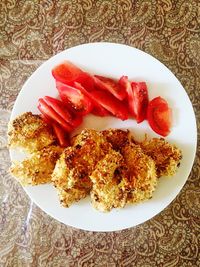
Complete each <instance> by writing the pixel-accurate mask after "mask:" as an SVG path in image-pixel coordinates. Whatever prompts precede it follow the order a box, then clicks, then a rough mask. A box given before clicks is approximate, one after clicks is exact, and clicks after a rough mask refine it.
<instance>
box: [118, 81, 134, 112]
mask: <svg viewBox="0 0 200 267" xmlns="http://www.w3.org/2000/svg"><path fill="white" fill-rule="evenodd" d="M118 83H119V85H120V86H121V87H122V88H124V90H125V91H126V93H127V100H128V108H129V113H130V115H131V116H132V117H135V110H134V106H133V101H134V96H133V90H132V86H131V82H130V81H129V80H128V76H122V77H121V78H120V79H119V82H118Z"/></svg>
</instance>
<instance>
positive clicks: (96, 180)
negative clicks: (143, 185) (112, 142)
mask: <svg viewBox="0 0 200 267" xmlns="http://www.w3.org/2000/svg"><path fill="white" fill-rule="evenodd" d="M122 164H123V157H122V155H121V154H120V153H119V152H117V151H115V150H113V149H110V151H109V152H108V154H106V155H105V157H104V158H103V159H102V160H100V161H99V162H98V164H97V165H96V167H95V170H94V171H93V172H92V174H91V175H90V179H91V180H92V183H93V187H92V190H91V200H92V205H93V207H94V208H96V209H97V210H100V211H103V212H107V211H110V210H111V209H112V208H123V207H124V206H125V204H126V198H127V192H126V190H125V188H126V185H127V180H128V173H127V177H126V176H125V173H123V176H121V174H122V173H121V171H120V166H121V165H122Z"/></svg>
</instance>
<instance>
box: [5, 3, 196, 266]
mask: <svg viewBox="0 0 200 267" xmlns="http://www.w3.org/2000/svg"><path fill="white" fill-rule="evenodd" d="M99 41H109V42H116V43H123V44H128V45H130V46H133V47H137V48H139V49H142V50H144V51H146V52H147V53H149V54H151V55H153V56H154V57H156V58H158V59H159V60H160V61H161V62H163V63H164V64H165V65H166V66H167V67H168V68H169V69H170V70H172V72H173V73H174V74H175V75H176V77H177V78H178V79H179V80H180V82H181V83H182V85H183V86H184V88H185V90H186V91H187V93H188V95H189V97H190V100H191V101H192V104H193V107H194V110H195V114H196V118H197V122H198V129H199V117H200V108H199V107H200V72H199V70H200V2H199V1H198V0H188V1H184V0H177V1H173V0H133V1H131V0H97V1H95V0H57V1H56V0H43V1H41V0H26V1H25V0H20V1H17V0H2V1H0V240H1V242H0V266H8V267H19V266H26V267H29V266H37V267H39V266H41V267H44V266H48V267H60V266H62V267H63V266H73V267H74V266H84V267H94V266H95V267H96V266H97V267H99V266H109V267H114V266H137V267H154V266H163V267H172V266H181V267H184V266H185V267H186V266H187V267H188V266H193V267H195V266H200V151H199V148H197V156H196V160H195V163H194V166H193V169H192V172H191V174H190V176H189V178H188V180H187V183H186V185H185V186H184V188H183V189H182V191H181V193H180V194H179V195H178V196H177V198H176V199H175V200H174V201H173V202H172V203H171V204H170V205H169V206H168V207H167V208H166V209H165V210H164V211H162V212H161V213H160V214H159V215H157V216H156V217H154V218H153V219H151V220H149V221H147V222H146V223H144V224H142V225H139V226H137V227H134V228H130V229H127V230H123V231H119V232H112V233H93V232H86V231H81V230H77V229H74V228H71V227H68V226H65V225H63V224H61V223H59V222H57V221H56V220H54V219H52V218H50V217H49V216H48V215H46V214H45V213H44V212H43V211H41V210H40V209H39V208H38V207H37V206H36V205H35V204H34V203H32V202H31V201H30V199H29V198H28V197H27V196H26V194H25V192H24V191H23V189H22V188H21V187H20V185H19V184H18V183H17V182H16V181H15V180H14V179H13V178H12V177H10V175H9V173H8V166H9V164H10V159H9V153H8V150H7V144H6V143H7V140H6V130H7V122H8V120H9V116H10V112H11V110H12V107H13V104H14V102H15V99H16V97H17V95H18V93H19V91H20V89H21V87H22V85H23V83H24V82H25V80H26V79H27V78H28V77H29V76H30V75H31V73H33V71H34V70H35V69H36V68H37V67H38V66H39V65H40V64H41V63H42V62H43V61H45V60H47V59H48V58H49V57H51V56H52V55H54V54H56V53H58V52H59V51H62V50H64V49H66V48H69V47H72V46H75V45H78V44H82V43H88V42H99ZM188 138H189V137H188Z"/></svg>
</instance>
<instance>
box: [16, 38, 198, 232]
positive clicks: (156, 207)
mask: <svg viewBox="0 0 200 267" xmlns="http://www.w3.org/2000/svg"><path fill="white" fill-rule="evenodd" d="M64 59H68V60H71V61H72V62H74V63H75V64H77V65H78V66H80V67H81V68H82V69H83V70H87V71H89V72H91V73H96V74H99V75H105V76H111V77H114V78H119V77H120V76H122V75H128V77H129V78H130V79H133V80H136V81H146V82H147V85H148V88H149V96H150V99H152V98H153V97H155V96H158V95H160V96H162V97H164V98H165V99H166V100H167V101H168V102H169V104H170V106H171V107H172V110H173V118H174V120H173V128H172V131H171V134H170V135H169V136H168V137H167V140H168V141H170V142H172V143H175V144H176V145H178V147H179V148H181V150H182V152H183V160H182V162H181V166H180V168H179V170H178V172H177V174H176V175H175V176H174V177H173V178H165V177H162V178H161V179H159V184H158V187H157V190H156V191H155V193H154V195H153V198H152V199H151V200H148V201H146V202H143V203H140V204H137V205H132V206H127V207H125V208H124V209H121V210H112V211H111V212H109V213H101V212H99V211H96V210H95V209H93V208H92V206H91V204H90V200H89V198H87V199H84V200H82V201H80V202H78V203H77V204H74V205H72V206H71V207H70V208H63V207H61V206H60V204H59V201H58V196H57V193H56V190H55V189H54V187H53V186H52V185H41V186H34V187H32V186H29V187H25V188H24V190H25V191H26V193H27V194H28V195H29V196H30V198H31V199H32V200H33V201H34V202H35V203H36V204H37V205H38V206H39V207H40V208H41V209H42V210H44V211H45V212H46V213H47V214H49V215H51V216H52V217H54V218H55V219H57V220H58V221H61V222H62V223H64V224H66V225H70V226H74V227H76V228H80V229H84V230H91V231H115V230H121V229H125V228H128V227H132V226H135V225H138V224H140V223H143V222H145V221H147V220H148V219H150V218H152V217H153V216H155V215H156V214H158V213H159V212H160V211H162V210H163V209H164V208H165V207H166V206H167V205H169V203H170V202H171V201H172V200H173V199H174V198H175V197H176V195H177V194H178V193H179V191H180V190H181V188H182V187H183V185H184V184H185V182H186V180H187V178H188V175H189V173H190V171H191V168H192V165H193V161H194V157H195V152H196V140H197V130H196V121H195V115H194V111H193V108H192V105H191V102H190V100H189V98H188V96H187V94H186V92H185V90H184V89H183V87H182V86H181V84H180V82H179V81H178V80H177V79H176V77H175V76H174V75H173V74H172V73H171V71H169V70H168V69H167V68H166V67H165V66H164V65H163V64H162V63H160V62H159V61H158V60H156V59H155V58H153V57H152V56H150V55H148V54H146V53H144V52H142V51H140V50H138V49H135V48H132V47H129V46H125V45H119V44H112V43H91V44H84V45H80V46H76V47H73V48H70V49H67V50H66V51H63V52H61V53H59V54H57V55H55V56H53V57H52V58H50V59H49V60H47V61H46V62H45V63H44V64H42V65H41V66H40V67H39V68H38V69H37V70H36V71H35V72H34V73H33V74H32V75H31V77H30V78H29V79H28V80H27V81H26V83H25V84H24V86H23V88H22V90H21V92H20V93H19V95H18V97H17V100H16V102H15V105H14V108H13V111H12V115H11V119H14V118H15V117H16V116H17V115H18V114H20V113H22V112H25V111H32V112H34V113H38V110H37V101H38V98H39V97H43V96H45V95H50V96H57V91H56V89H55V83H54V79H53V77H52V75H51V69H52V68H53V67H54V66H55V65H56V64H58V63H60V62H62V60H64ZM84 127H88V128H91V127H92V128H95V129H98V130H103V129H106V128H124V129H129V130H131V131H132V132H133V133H134V134H135V135H136V136H137V137H138V138H142V137H143V136H144V133H147V134H148V135H149V136H150V137H154V136H155V137H156V136H157V137H158V135H156V134H155V133H154V132H153V131H152V130H151V129H150V127H149V126H148V124H147V122H146V121H145V122H143V123H141V124H139V125H138V124H137V123H136V122H135V121H134V120H127V121H120V120H118V119H115V118H111V117H109V118H98V117H94V116H92V115H90V116H88V117H87V118H86V119H85V122H84V124H83V125H82V126H81V128H80V129H78V130H79V131H80V130H81V129H82V128H84ZM19 156H20V155H19V153H18V152H16V151H15V152H14V151H11V159H12V160H13V159H17V158H19Z"/></svg>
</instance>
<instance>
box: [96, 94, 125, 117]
mask: <svg viewBox="0 0 200 267" xmlns="http://www.w3.org/2000/svg"><path fill="white" fill-rule="evenodd" d="M91 95H92V97H93V98H94V99H95V100H96V101H97V102H98V103H99V104H100V105H101V106H102V107H104V108H105V109H106V110H108V111H109V112H110V113H112V114H113V115H114V116H116V117H117V118H119V119H121V120H126V119H128V110H127V109H126V106H125V105H124V104H123V103H122V102H121V101H119V100H118V99H116V98H115V97H113V96H112V95H111V94H110V93H108V92H105V91H99V90H95V91H92V92H91Z"/></svg>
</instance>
